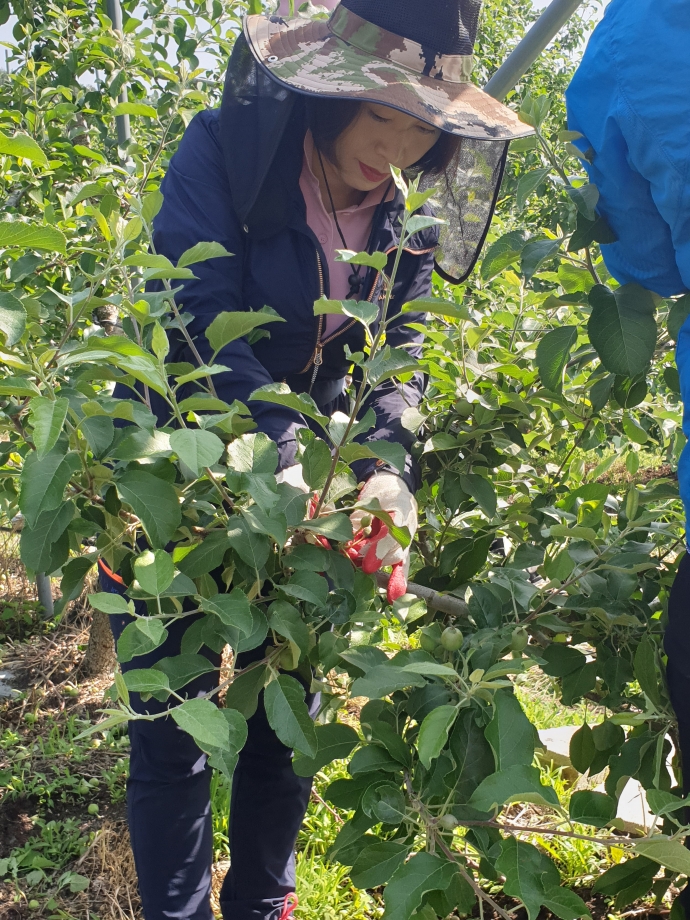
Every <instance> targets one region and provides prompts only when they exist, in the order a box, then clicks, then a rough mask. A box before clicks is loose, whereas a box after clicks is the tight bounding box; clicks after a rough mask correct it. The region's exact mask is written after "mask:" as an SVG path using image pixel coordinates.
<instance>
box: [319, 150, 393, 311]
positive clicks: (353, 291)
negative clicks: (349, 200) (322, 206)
mask: <svg viewBox="0 0 690 920" xmlns="http://www.w3.org/2000/svg"><path fill="white" fill-rule="evenodd" d="M316 152H317V154H318V156H319V163H320V165H321V172H322V174H323V178H324V182H325V183H326V191H327V192H328V201H329V202H330V205H331V214H332V215H333V220H334V221H335V228H336V230H337V231H338V236H339V237H340V241H341V243H342V244H343V249H349V246H348V245H347V241H346V240H345V234H344V233H343V231H342V230H341V229H340V224H339V223H338V215H337V214H336V212H335V204H334V202H333V195H332V194H331V187H330V185H329V184H328V176H327V175H326V170H325V168H324V165H323V159H322V158H321V151H320V150H319V148H318V147H317V148H316ZM389 188H390V182H389V183H388V185H387V186H386V188H385V190H384V192H383V198H382V199H381V201H380V202H379V207H380V206H381V204H383V202H384V200H385V198H386V195H387V194H388V189H389ZM377 210H378V209H377ZM372 235H373V227H372V234H370V236H369V242H368V243H367V252H368V251H369V247H370V246H371V243H372V239H371V237H372ZM361 268H362V266H361V265H357V266H356V267H355V269H354V271H353V272H352V274H351V275H350V276H349V277H348V279H347V280H348V283H349V285H350V290H349V292H348V295H347V299H348V300H350V299H351V298H353V297H356V296H358V295H359V292H360V288H361V287H362V285H363V284H364V278H360V271H361Z"/></svg>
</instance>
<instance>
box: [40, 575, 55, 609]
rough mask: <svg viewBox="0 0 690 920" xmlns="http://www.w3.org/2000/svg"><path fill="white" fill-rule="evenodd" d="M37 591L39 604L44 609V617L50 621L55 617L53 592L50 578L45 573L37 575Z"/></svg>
mask: <svg viewBox="0 0 690 920" xmlns="http://www.w3.org/2000/svg"><path fill="white" fill-rule="evenodd" d="M36 590H37V592H38V603H39V604H40V605H41V607H43V617H44V619H46V620H50V619H51V618H52V617H53V615H54V610H53V592H52V590H51V587H50V578H48V576H47V575H46V573H45V572H37V573H36Z"/></svg>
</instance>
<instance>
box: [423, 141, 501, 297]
mask: <svg viewBox="0 0 690 920" xmlns="http://www.w3.org/2000/svg"><path fill="white" fill-rule="evenodd" d="M507 154H508V142H506V141H481V140H473V139H472V138H468V137H464V138H462V140H461V141H460V144H459V146H458V149H457V152H456V153H455V156H454V157H453V159H452V160H451V162H450V163H449V164H448V166H447V167H446V169H445V171H444V172H443V173H442V174H441V175H440V176H433V175H426V176H423V177H422V181H421V182H420V189H421V190H426V189H429V188H434V187H435V188H436V189H437V193H436V194H435V195H434V196H433V198H432V199H431V201H430V204H431V206H432V207H433V209H434V213H435V214H436V216H437V217H440V218H441V219H442V220H444V221H445V224H442V225H441V228H440V230H441V234H440V242H439V248H438V249H437V250H436V270H437V271H438V273H439V274H440V275H441V277H442V278H444V279H445V280H446V281H450V282H451V284H460V283H461V282H463V281H465V279H466V278H467V276H468V275H469V274H470V272H471V271H472V269H473V268H474V264H475V262H476V261H477V259H478V257H479V253H480V251H481V248H482V245H483V243H484V240H485V239H486V234H487V233H488V230H489V226H490V224H491V218H492V217H493V213H494V208H495V207H496V199H497V198H498V193H499V190H500V187H501V180H502V179H503V170H504V169H505V162H506V156H507Z"/></svg>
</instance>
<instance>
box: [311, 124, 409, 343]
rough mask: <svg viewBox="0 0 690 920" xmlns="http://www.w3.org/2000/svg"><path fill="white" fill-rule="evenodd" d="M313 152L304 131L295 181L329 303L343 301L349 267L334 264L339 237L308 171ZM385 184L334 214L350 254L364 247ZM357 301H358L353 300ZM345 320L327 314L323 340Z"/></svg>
mask: <svg viewBox="0 0 690 920" xmlns="http://www.w3.org/2000/svg"><path fill="white" fill-rule="evenodd" d="M313 153H314V140H313V138H312V136H311V131H307V133H306V136H305V138H304V159H303V161H302V174H301V176H300V179H299V187H300V189H301V191H302V194H303V195H304V201H305V203H306V205H307V224H308V225H309V227H310V228H311V229H312V230H313V231H314V234H315V236H316V238H317V239H318V241H319V243H321V247H322V249H323V251H324V253H325V255H326V261H327V262H328V273H329V277H330V282H331V285H330V295H331V299H332V300H346V299H347V295H348V293H349V291H350V282H349V281H348V278H349V277H350V275H351V274H352V272H353V266H351V265H349V264H348V263H347V262H336V260H335V253H336V250H337V249H344V248H345V247H344V246H343V243H342V240H341V239H340V234H339V233H338V229H337V227H336V226H335V221H334V220H333V216H332V214H331V213H330V202H327V204H328V208H329V209H328V210H326V207H324V202H323V201H322V199H321V190H320V188H319V180H318V179H317V178H316V176H315V175H314V172H313V170H312V168H311V163H312V156H313ZM387 182H388V180H386V182H385V183H381V185H379V186H377V187H376V188H375V189H373V190H372V191H371V192H369V193H368V194H367V196H366V198H364V200H363V201H362V202H361V204H358V205H354V206H352V207H350V208H344V209H343V210H342V211H336V214H337V215H338V223H339V224H340V229H341V230H342V231H343V236H344V237H345V240H346V242H347V248H348V249H352V250H353V251H354V252H362V251H363V250H365V249H366V248H367V243H368V242H369V234H370V233H371V222H372V219H373V217H374V212H375V211H376V207H377V205H378V204H379V203H380V201H381V196H382V195H383V191H384V185H386V184H387ZM393 193H394V188H391V189H390V191H389V193H388V196H387V199H388V200H390V199H391V198H392V197H393ZM366 270H367V269H366V267H365V266H364V265H363V266H362V267H361V269H360V275H361V277H364V275H365V273H366ZM367 293H368V292H367V291H364V290H363V289H361V290H360V295H361V296H362V297H366V295H367ZM356 299H359V298H356ZM346 321H347V317H345V316H338V315H333V314H330V315H328V316H326V325H325V329H324V333H323V336H322V337H323V338H325V337H326V336H328V335H331V334H332V333H333V332H335V330H336V329H338V328H339V327H340V326H342V325H343V323H344V322H346Z"/></svg>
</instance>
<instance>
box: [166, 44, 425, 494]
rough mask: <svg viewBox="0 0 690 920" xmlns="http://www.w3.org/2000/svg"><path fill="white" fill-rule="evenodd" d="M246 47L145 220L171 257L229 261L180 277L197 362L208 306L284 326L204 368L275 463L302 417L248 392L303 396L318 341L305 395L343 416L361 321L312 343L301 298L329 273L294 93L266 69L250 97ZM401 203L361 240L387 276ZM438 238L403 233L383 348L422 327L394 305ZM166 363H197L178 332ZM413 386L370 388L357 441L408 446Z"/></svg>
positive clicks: (363, 468)
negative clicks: (211, 243) (272, 388)
mask: <svg viewBox="0 0 690 920" xmlns="http://www.w3.org/2000/svg"><path fill="white" fill-rule="evenodd" d="M248 54H249V52H248V51H247V49H246V45H245V44H244V42H243V41H242V40H241V39H240V40H238V42H237V44H236V49H235V52H234V53H233V56H232V58H231V61H230V66H229V68H228V75H227V77H226V84H225V91H224V97H223V103H222V105H221V108H220V110H207V111H204V112H201V113H199V114H198V115H196V116H195V118H193V119H192V121H191V122H190V124H189V126H188V128H187V130H186V131H185V134H184V136H183V138H182V140H181V142H180V145H179V147H178V149H177V152H176V153H175V154H174V156H173V157H172V159H171V161H170V165H169V168H168V171H167V173H166V175H165V178H164V180H163V182H162V185H161V191H162V193H163V195H164V203H163V207H162V208H161V210H160V212H159V213H158V215H157V216H156V218H155V220H154V245H155V248H156V251H157V252H159V253H162V254H164V255H166V256H168V258H170V259H171V260H172V261H173V262H176V260H177V259H178V258H179V256H180V255H181V254H182V253H183V252H184V251H185V250H186V249H188V248H189V247H190V246H193V245H194V244H195V243H197V242H201V241H206V240H217V241H218V242H220V243H222V245H223V246H225V248H226V249H227V250H228V251H230V252H232V253H234V255H233V257H232V258H220V259H211V260H209V261H207V262H203V263H199V264H197V265H195V266H194V267H193V271H194V274H195V275H196V276H197V280H188V281H185V282H184V283H183V289H182V290H181V291H180V292H179V294H178V295H177V302H178V304H180V305H181V307H182V308H183V310H184V312H186V313H190V314H192V316H193V320H192V322H191V324H190V325H189V326H188V327H187V328H188V329H189V331H190V332H191V334H192V336H193V338H194V340H195V344H196V347H197V348H198V350H199V352H200V354H201V356H202V358H203V359H204V360H205V361H208V360H210V358H211V352H212V350H211V347H210V345H209V343H208V341H207V340H206V336H205V334H204V333H205V330H206V329H207V328H208V326H209V325H210V323H211V322H212V320H213V319H214V318H215V317H216V316H217V315H218V314H219V313H221V312H223V311H226V310H258V309H261V308H262V307H263V306H264V305H268V306H270V307H272V308H273V309H274V310H275V311H277V312H278V313H279V314H280V315H281V316H282V317H283V318H284V320H285V322H284V323H274V324H269V325H267V326H266V327H265V328H266V330H267V331H268V332H269V336H267V337H262V338H259V339H258V340H256V341H254V342H253V343H252V344H250V343H249V342H248V341H247V339H246V338H244V339H239V340H237V341H234V342H232V343H230V344H229V345H227V346H226V347H225V348H224V349H223V350H222V351H221V352H220V354H219V355H218V357H217V359H216V361H217V362H218V363H220V364H224V365H226V366H228V367H230V368H232V370H231V372H229V373H223V374H219V375H217V376H215V377H214V384H215V387H216V391H217V393H218V396H219V397H220V398H221V399H223V400H224V401H226V402H228V403H232V401H233V400H235V399H238V400H241V401H242V402H244V403H245V404H247V405H248V407H249V408H250V410H251V412H252V415H253V418H254V420H255V422H256V424H257V426H258V430H259V431H263V432H265V433H266V434H267V435H268V436H269V437H270V438H271V439H272V440H273V441H275V442H276V444H277V445H278V449H279V456H280V468H281V469H282V468H284V467H286V466H289V465H290V464H291V463H293V462H294V456H295V449H296V442H295V431H296V429H297V428H298V427H303V426H305V425H307V422H306V421H305V420H304V419H303V418H302V416H301V415H299V414H298V413H297V412H295V411H293V410H291V409H287V408H284V407H282V406H278V405H274V404H271V403H266V402H257V401H253V402H252V401H250V400H249V396H250V394H251V393H252V392H253V391H254V390H255V389H257V388H258V387H261V386H263V385H264V384H268V383H272V382H274V381H283V380H285V381H286V382H287V383H288V384H289V385H290V387H291V388H292V390H293V391H294V392H305V391H308V390H309V387H310V385H311V383H312V377H313V375H314V370H315V368H314V357H315V355H317V354H319V348H320V346H322V347H323V351H322V358H323V363H322V364H321V365H320V367H319V368H318V373H317V375H316V378H315V381H314V386H313V389H312V397H313V398H314V399H315V400H316V402H317V404H318V405H319V407H320V408H321V410H322V411H324V412H325V413H326V414H329V413H331V412H333V411H335V410H336V409H341V410H344V411H347V402H346V400H345V398H344V396H342V395H341V394H342V389H343V384H344V378H345V376H346V375H347V374H348V373H349V368H350V362H348V360H347V358H346V354H345V346H346V345H347V346H349V348H350V350H351V351H352V352H354V351H359V350H361V349H362V348H363V346H364V330H363V327H362V326H361V325H360V324H359V323H356V322H352V323H348V324H345V325H344V326H342V327H341V328H340V329H339V330H337V332H336V333H334V334H333V335H331V336H330V337H328V338H326V339H323V338H322V339H321V341H320V342H319V341H318V337H319V329H320V325H319V320H318V319H317V318H316V317H315V316H314V308H313V305H314V301H315V300H317V299H318V298H319V297H320V296H321V294H325V295H326V296H328V295H329V277H328V265H327V262H326V257H325V255H324V253H323V250H322V249H321V246H320V244H319V241H318V240H317V238H316V236H315V235H314V233H313V232H312V231H311V229H310V228H309V226H308V225H307V223H306V206H305V203H304V198H303V196H302V193H301V191H300V188H299V176H300V172H301V168H302V157H303V143H304V135H305V131H306V122H305V112H304V103H303V98H302V97H301V96H298V95H297V94H294V93H290V92H288V91H286V90H285V89H284V88H282V87H279V86H278V84H275V83H273V81H270V80H269V79H268V78H267V77H263V78H261V79H262V80H263V86H261V87H260V89H261V92H258V91H257V88H256V83H257V82H258V81H257V79H256V68H254V69H253V74H254V76H253V79H252V81H247V80H245V79H243V76H242V72H243V71H242V68H243V67H244V68H245V70H246V68H247V67H249V68H250V69H251V68H252V62H251V61H250V60H249V59H248V58H247V57H246V56H247V55H248ZM243 55H244V57H243ZM259 77H261V75H260V74H259ZM403 208H404V202H403V201H402V197H401V195H400V193H399V192H396V196H395V198H394V199H393V200H392V201H390V202H388V203H384V204H382V205H380V206H379V208H378V210H377V212H376V215H375V217H374V222H373V231H372V236H373V238H372V243H373V249H378V250H383V251H386V252H390V253H391V255H390V257H389V263H388V267H387V271H388V272H389V273H390V272H391V270H392V265H393V258H394V254H393V253H392V251H393V250H394V248H395V247H396V246H397V243H398V240H399V218H400V216H401V214H402V211H403ZM426 213H430V212H429V211H428V210H427V211H426ZM437 239H438V237H437V231H436V228H432V229H429V230H423V231H421V232H420V233H418V234H416V235H415V237H413V239H412V240H411V242H410V245H409V247H408V248H407V249H406V251H405V253H404V254H403V257H402V259H401V263H400V269H399V272H398V275H397V279H396V282H395V286H394V288H393V293H392V299H391V304H390V308H389V315H393V316H396V315H397V316H398V319H397V320H396V321H395V322H394V323H392V324H391V326H390V327H389V329H388V332H387V343H388V344H389V345H391V346H395V347H404V348H406V349H407V350H408V352H409V353H411V354H412V355H415V356H417V357H418V356H419V354H420V344H421V340H422V335H421V334H420V333H419V332H417V331H414V330H412V329H410V328H409V326H407V325H406V324H407V323H410V322H416V323H420V322H422V323H423V322H424V321H425V315H424V314H418V313H407V314H404V315H401V314H400V310H401V307H402V306H403V304H404V303H406V302H408V301H410V300H414V299H417V298H421V297H428V296H429V293H430V288H431V273H432V270H433V256H434V249H435V248H436V245H437ZM317 256H318V259H317ZM363 291H364V294H363V296H365V297H368V298H369V299H370V300H372V301H373V302H376V303H378V304H379V305H381V304H382V303H383V298H384V295H385V291H384V289H383V284H382V278H381V275H380V274H379V273H377V272H375V271H374V270H373V269H370V270H368V271H367V274H366V276H365V284H364V287H363ZM167 360H168V361H169V362H178V361H190V362H191V363H194V364H195V363H196V362H195V361H194V359H193V357H192V356H191V355H190V354H189V349H188V347H187V345H186V343H185V341H184V339H183V338H182V337H181V336H180V335H179V334H176V335H174V336H172V335H171V350H170V354H169V355H168V358H167ZM317 363H318V362H317ZM423 388H424V378H423V375H422V374H421V373H416V374H415V375H414V376H413V378H412V379H411V380H410V381H409V382H407V383H406V384H405V385H404V386H402V387H396V386H395V385H394V384H393V383H392V381H388V382H384V383H383V384H381V385H380V386H379V387H378V388H377V389H376V391H375V392H374V394H373V396H372V398H370V400H369V402H368V404H367V406H365V407H364V410H363V411H366V408H368V407H369V406H371V407H372V408H373V409H374V412H375V414H376V426H375V429H372V431H370V432H369V433H368V434H367V435H365V436H364V437H363V438H361V440H366V439H369V438H374V439H385V440H389V441H396V442H398V443H400V444H402V445H403V446H405V447H406V449H408V450H409V448H410V447H411V445H412V443H413V441H414V437H415V436H414V434H413V433H411V432H409V431H407V430H406V429H405V428H403V427H402V425H401V421H400V419H401V415H402V413H403V411H404V409H406V408H407V406H408V405H413V406H414V405H417V404H418V403H419V402H420V400H421V397H422V393H423ZM185 395H187V394H185ZM154 398H155V394H154ZM153 411H154V412H155V413H156V414H157V415H158V416H159V424H161V421H162V419H161V416H163V419H165V418H167V417H168V416H169V411H168V410H166V407H165V404H164V403H163V401H162V399H160V398H158V399H157V400H156V404H155V405H154V406H153ZM376 465H377V461H376V460H362V461H358V463H357V464H355V466H354V469H355V472H356V474H357V476H358V478H359V479H360V480H361V479H366V478H367V477H368V476H369V475H371V473H372V472H373V471H374V469H375V467H376ZM404 478H405V480H406V481H407V483H408V485H409V486H410V487H411V488H412V489H415V488H416V487H417V486H418V480H417V472H416V466H415V464H414V463H413V462H412V460H411V458H410V457H409V454H408V463H407V469H406V474H405V477H404Z"/></svg>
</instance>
